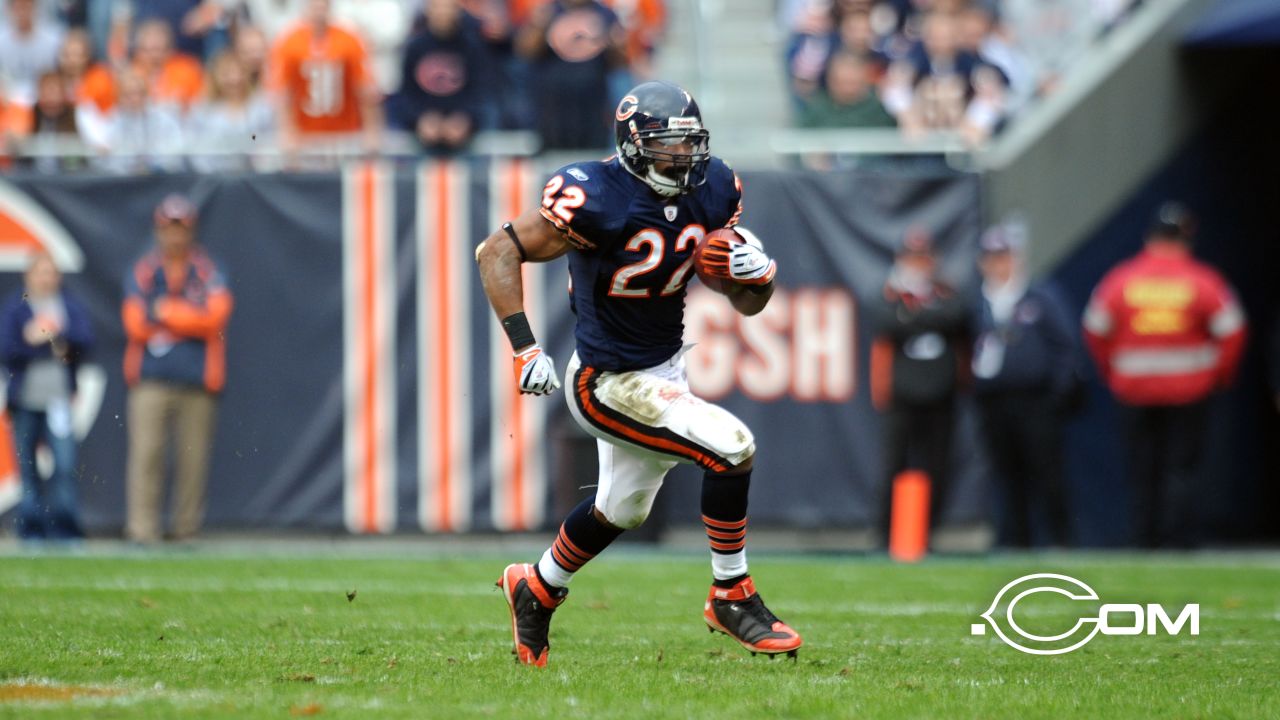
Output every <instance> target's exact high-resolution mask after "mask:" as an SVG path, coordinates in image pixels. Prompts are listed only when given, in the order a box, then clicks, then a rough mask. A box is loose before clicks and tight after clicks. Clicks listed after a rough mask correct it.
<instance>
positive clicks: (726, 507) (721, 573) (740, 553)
mask: <svg viewBox="0 0 1280 720" xmlns="http://www.w3.org/2000/svg"><path fill="white" fill-rule="evenodd" d="M750 487H751V471H750V470H748V471H747V472H745V473H740V474H737V475H723V474H720V473H713V472H707V473H706V474H705V475H703V477H702V524H703V525H704V526H705V527H706V529H707V541H708V542H709V543H710V544H711V574H712V575H713V576H714V577H715V580H716V582H715V584H716V585H718V586H721V587H732V586H733V585H734V583H736V582H737V581H739V580H741V579H742V578H744V577H746V575H747V551H746V546H747V490H748V489H749V488H750ZM723 583H727V584H723Z"/></svg>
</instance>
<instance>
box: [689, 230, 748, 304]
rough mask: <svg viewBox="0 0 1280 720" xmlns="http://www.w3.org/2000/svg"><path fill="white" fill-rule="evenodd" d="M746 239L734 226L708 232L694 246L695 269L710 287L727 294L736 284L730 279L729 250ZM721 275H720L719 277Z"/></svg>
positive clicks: (704, 283) (699, 277)
mask: <svg viewBox="0 0 1280 720" xmlns="http://www.w3.org/2000/svg"><path fill="white" fill-rule="evenodd" d="M744 243H746V240H743V239H742V236H741V235H739V234H738V233H736V232H734V230H733V228H720V229H719V230H713V231H711V232H709V233H707V234H706V235H705V236H704V237H703V238H702V239H701V240H699V241H698V244H697V245H695V246H694V248H693V271H694V272H695V273H697V274H698V279H699V280H701V281H702V284H703V285H706V286H707V288H708V289H710V290H714V291H716V292H718V293H720V294H722V295H723V294H725V293H727V292H728V291H729V288H730V287H732V286H733V285H736V284H737V283H735V282H734V281H733V280H731V279H729V278H728V277H727V275H728V274H729V250H730V249H732V248H733V246H734V245H742V244H744ZM717 275H719V276H720V277H718V276H717Z"/></svg>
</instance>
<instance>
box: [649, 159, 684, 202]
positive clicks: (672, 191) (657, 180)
mask: <svg viewBox="0 0 1280 720" xmlns="http://www.w3.org/2000/svg"><path fill="white" fill-rule="evenodd" d="M643 179H644V181H645V184H646V185H648V186H649V187H651V188H653V191H654V192H656V193H658V194H659V195H662V196H663V197H675V196H677V195H679V194H680V192H681V191H680V188H678V187H676V186H675V185H670V184H667V183H670V180H668V179H667V178H666V176H664V175H662V174H660V173H659V172H658V171H657V170H654V169H653V166H652V165H650V166H649V173H648V176H647V177H645V178H643ZM663 180H667V183H664V182H662V181H663Z"/></svg>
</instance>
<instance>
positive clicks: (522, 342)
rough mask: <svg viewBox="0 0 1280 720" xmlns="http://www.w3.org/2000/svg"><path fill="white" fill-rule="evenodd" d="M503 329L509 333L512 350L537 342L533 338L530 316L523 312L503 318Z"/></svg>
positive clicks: (508, 337)
mask: <svg viewBox="0 0 1280 720" xmlns="http://www.w3.org/2000/svg"><path fill="white" fill-rule="evenodd" d="M502 329H503V330H504V331H505V332H506V333H507V339H508V340H510V341H511V349H512V350H520V349H521V348H526V347H528V346H530V345H533V344H534V343H536V342H537V341H536V340H534V339H533V330H532V329H531V328H530V327H529V318H527V317H525V316H524V313H522V312H518V313H515V314H514V315H508V316H506V317H504V318H502Z"/></svg>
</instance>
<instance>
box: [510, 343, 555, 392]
mask: <svg viewBox="0 0 1280 720" xmlns="http://www.w3.org/2000/svg"><path fill="white" fill-rule="evenodd" d="M515 371H516V387H518V388H520V392H522V393H524V394H526V395H550V394H551V393H553V392H555V391H556V389H557V388H559V387H560V381H559V380H558V379H556V364H555V361H554V360H552V359H551V356H550V355H548V354H547V353H546V352H545V351H544V350H543V349H542V346H541V345H533V346H530V347H527V348H525V349H524V350H523V351H521V352H518V353H516V354H515Z"/></svg>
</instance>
